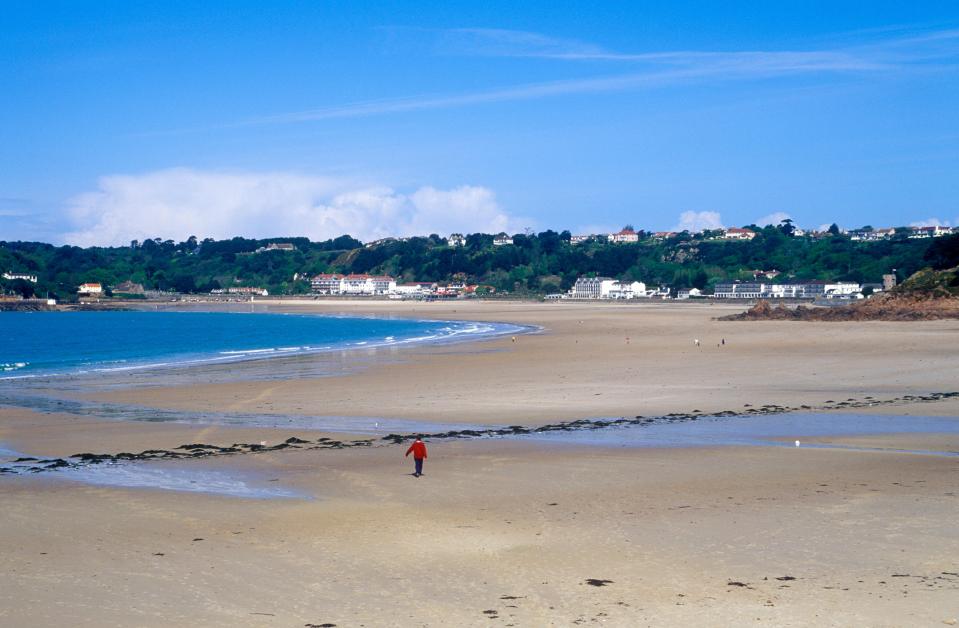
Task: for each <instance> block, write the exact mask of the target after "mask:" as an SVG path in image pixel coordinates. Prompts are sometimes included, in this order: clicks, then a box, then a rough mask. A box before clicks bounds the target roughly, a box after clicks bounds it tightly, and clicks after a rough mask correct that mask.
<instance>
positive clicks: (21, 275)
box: [3, 273, 37, 283]
mask: <svg viewBox="0 0 959 628" xmlns="http://www.w3.org/2000/svg"><path fill="white" fill-rule="evenodd" d="M3 278H4V279H8V280H10V281H13V280H15V279H22V280H24V281H29V282H30V283H37V276H36V275H27V274H25V273H3Z"/></svg>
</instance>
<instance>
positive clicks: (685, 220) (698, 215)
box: [673, 212, 723, 233]
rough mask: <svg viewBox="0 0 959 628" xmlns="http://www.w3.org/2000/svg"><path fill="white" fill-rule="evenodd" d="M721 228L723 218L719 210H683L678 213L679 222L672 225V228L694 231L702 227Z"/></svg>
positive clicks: (700, 229)
mask: <svg viewBox="0 0 959 628" xmlns="http://www.w3.org/2000/svg"><path fill="white" fill-rule="evenodd" d="M722 228H723V219H722V218H721V217H720V216H719V212H683V213H682V214H680V215H679V224H678V225H676V226H675V227H673V230H674V231H689V232H691V233H695V232H696V231H702V230H703V229H722Z"/></svg>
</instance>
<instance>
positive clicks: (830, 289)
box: [713, 281, 862, 299]
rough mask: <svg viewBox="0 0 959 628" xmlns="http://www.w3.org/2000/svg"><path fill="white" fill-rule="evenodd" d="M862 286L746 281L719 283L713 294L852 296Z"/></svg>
mask: <svg viewBox="0 0 959 628" xmlns="http://www.w3.org/2000/svg"><path fill="white" fill-rule="evenodd" d="M861 292H862V286H861V285H860V284H858V283H852V282H838V283H826V282H824V281H810V282H806V283H759V282H755V281H744V282H734V283H718V284H716V290H715V292H714V293H713V296H714V297H715V298H717V299H818V298H823V297H825V298H827V299H832V298H852V297H855V295H857V294H860V293H861Z"/></svg>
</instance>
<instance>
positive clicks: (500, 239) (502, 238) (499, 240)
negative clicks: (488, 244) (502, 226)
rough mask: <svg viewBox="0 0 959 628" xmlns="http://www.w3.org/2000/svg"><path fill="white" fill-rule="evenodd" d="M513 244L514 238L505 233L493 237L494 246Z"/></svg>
mask: <svg viewBox="0 0 959 628" xmlns="http://www.w3.org/2000/svg"><path fill="white" fill-rule="evenodd" d="M512 243H513V237H512V236H510V235H507V234H505V233H497V234H496V235H495V236H493V246H506V245H507V244H512Z"/></svg>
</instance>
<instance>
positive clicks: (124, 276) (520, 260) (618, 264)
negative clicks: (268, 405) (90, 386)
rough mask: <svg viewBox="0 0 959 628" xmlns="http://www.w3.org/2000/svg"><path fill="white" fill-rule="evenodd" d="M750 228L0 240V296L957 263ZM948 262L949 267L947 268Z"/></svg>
mask: <svg viewBox="0 0 959 628" xmlns="http://www.w3.org/2000/svg"><path fill="white" fill-rule="evenodd" d="M750 228H752V229H753V230H755V231H756V232H757V235H756V237H755V238H753V239H752V240H750V241H723V240H719V239H714V234H710V233H709V232H705V233H701V234H690V233H686V232H683V233H680V234H678V235H676V236H674V237H672V238H669V239H668V240H665V241H657V240H654V239H652V238H649V237H644V238H643V239H641V241H640V242H639V243H636V244H610V243H606V242H604V241H601V240H599V239H597V240H596V241H587V242H584V243H581V244H576V245H573V244H570V242H569V238H570V234H569V232H562V233H557V232H555V231H544V232H542V233H538V234H518V235H516V236H514V238H513V244H512V245H506V246H495V247H494V246H493V236H492V235H489V234H478V233H477V234H470V235H469V236H467V238H466V245H465V246H462V247H450V246H448V244H447V241H446V239H444V238H440V237H439V236H437V235H431V236H429V237H414V238H408V239H403V240H387V241H382V242H379V243H377V244H374V245H366V246H364V245H363V243H362V242H360V241H358V240H356V239H354V238H352V237H350V236H341V237H339V238H336V239H333V240H327V241H324V242H311V241H310V240H308V239H306V238H272V239H266V240H254V239H247V238H239V237H238V238H233V239H231V240H220V241H215V240H211V239H207V240H203V241H199V240H197V239H196V238H190V239H188V240H186V241H184V242H179V243H177V242H174V241H172V240H165V241H161V240H146V241H144V242H142V243H140V242H134V243H131V245H130V246H126V247H92V248H78V247H74V246H59V247H57V246H52V245H50V244H43V243H36V242H0V272H12V273H30V274H36V275H37V277H38V282H37V283H36V284H32V283H29V282H26V281H23V280H13V281H10V280H0V290H2V291H4V292H6V293H17V294H23V295H24V296H32V295H33V294H36V295H37V296H41V297H43V296H47V295H48V294H49V295H50V296H52V297H56V298H58V299H60V300H71V299H73V298H75V295H76V289H77V286H78V285H79V284H80V283H83V282H99V283H101V284H103V285H104V286H106V287H110V286H115V285H117V284H119V283H121V282H124V281H132V282H134V283H138V284H142V285H143V286H144V287H145V288H146V289H148V290H149V289H154V290H172V291H177V292H183V293H192V292H200V293H205V292H209V291H210V290H213V289H217V288H228V287H231V286H260V287H264V288H267V289H268V290H270V292H271V294H304V293H308V292H309V290H310V284H309V279H310V278H311V277H312V276H314V275H316V274H318V273H324V272H339V273H375V274H385V275H391V276H393V277H396V278H397V281H400V282H402V281H439V282H443V281H466V282H470V283H476V284H481V285H488V286H492V287H493V288H495V289H496V290H497V292H498V293H503V292H508V293H512V294H529V295H535V294H548V293H552V292H560V291H565V290H567V289H568V288H569V287H570V286H571V285H572V284H573V282H574V281H575V280H576V278H577V277H579V276H580V275H588V274H594V275H601V276H609V277H615V278H621V279H626V280H638V281H643V282H645V283H646V284H647V285H650V286H658V285H668V286H671V287H672V288H674V289H682V288H689V287H697V288H700V289H704V290H706V291H707V292H709V291H710V290H711V288H712V285H713V284H715V283H716V282H719V281H729V280H737V279H742V280H751V279H752V278H753V271H754V270H778V271H780V272H781V273H782V274H780V275H779V276H778V277H777V278H776V280H775V281H810V280H827V281H857V282H877V283H878V282H880V281H881V278H882V275H883V274H885V273H889V272H890V271H891V270H892V269H896V273H897V274H898V276H899V277H900V279H903V278H905V277H908V276H910V275H912V274H914V273H915V272H916V271H918V270H920V269H921V268H923V267H926V266H933V267H938V268H948V267H951V266H955V265H956V264H957V263H959V253H957V251H959V235H952V236H944V237H939V238H934V239H910V238H908V237H906V235H905V234H901V235H899V234H897V236H896V237H894V238H892V239H889V240H884V241H878V242H859V241H852V240H850V239H849V238H848V237H846V236H843V235H840V234H835V235H830V236H828V237H821V238H818V239H814V238H811V237H806V236H802V237H795V236H793V235H792V234H791V233H789V232H788V230H784V229H783V228H781V227H773V226H769V227H765V228H759V227H756V226H755V225H751V226H750ZM642 235H644V236H645V235H646V234H642ZM271 243H290V244H292V245H293V246H294V247H295V249H294V250H290V251H284V250H268V251H260V252H257V250H258V249H263V248H265V247H267V246H268V245H269V244H271ZM952 259H957V261H955V262H953V263H952V264H949V263H948V260H952ZM765 281H768V280H765Z"/></svg>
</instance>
